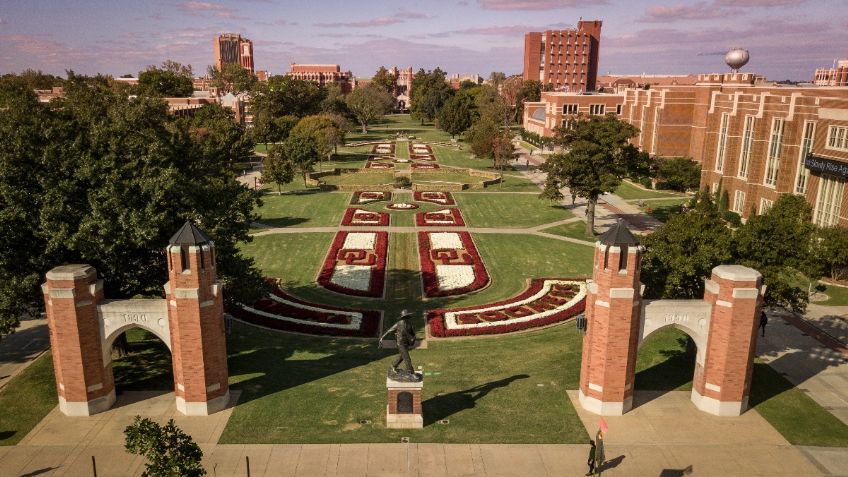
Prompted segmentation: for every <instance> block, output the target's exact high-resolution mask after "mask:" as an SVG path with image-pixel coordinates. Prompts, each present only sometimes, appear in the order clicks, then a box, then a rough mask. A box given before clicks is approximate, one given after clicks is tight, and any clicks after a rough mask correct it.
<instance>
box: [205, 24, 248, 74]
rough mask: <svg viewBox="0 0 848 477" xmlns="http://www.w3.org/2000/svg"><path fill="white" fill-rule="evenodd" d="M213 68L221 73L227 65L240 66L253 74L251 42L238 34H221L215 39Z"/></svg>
mask: <svg viewBox="0 0 848 477" xmlns="http://www.w3.org/2000/svg"><path fill="white" fill-rule="evenodd" d="M214 50H215V67H216V68H218V71H223V70H224V66H225V65H228V64H236V65H241V66H242V68H245V69H247V70H250V72H251V73H253V71H254V70H253V42H252V41H250V40H248V39H247V38H242V37H241V35H239V34H238V33H223V34H221V35H218V36H217V37H215V41H214Z"/></svg>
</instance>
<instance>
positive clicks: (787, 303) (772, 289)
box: [736, 194, 820, 312]
mask: <svg viewBox="0 0 848 477" xmlns="http://www.w3.org/2000/svg"><path fill="white" fill-rule="evenodd" d="M811 218H812V208H811V207H810V205H809V204H808V203H807V201H806V200H805V199H804V198H803V197H801V196H797V195H792V194H783V195H781V196H780V197H779V198H778V199H777V201H775V203H774V206H773V207H772V208H771V209H769V211H768V212H766V213H765V214H763V215H753V216H750V217H748V221H747V222H746V223H745V225H743V226H742V227H740V228H739V229H737V231H736V242H737V247H736V258H737V262H738V263H739V264H741V265H745V266H747V267H751V268H753V269H754V270H757V271H759V272H760V273H762V274H763V282H764V283H765V284H766V285H767V286H768V287H767V288H766V295H765V302H766V304H767V305H770V306H782V307H786V308H790V309H792V310H794V311H797V312H802V311H804V309H805V308H806V306H807V302H808V300H809V297H808V296H807V290H805V289H803V288H801V287H799V286H797V283H798V274H802V275H804V276H806V277H818V272H819V270H820V268H819V264H818V263H817V261H816V258H817V256H816V253H815V249H816V246H817V245H816V241H815V225H813V224H812V223H811V222H810V219H811Z"/></svg>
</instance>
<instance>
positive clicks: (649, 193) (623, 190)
mask: <svg viewBox="0 0 848 477" xmlns="http://www.w3.org/2000/svg"><path fill="white" fill-rule="evenodd" d="M615 195H617V196H619V197H621V198H622V199H624V200H638V199H662V198H672V197H686V196H685V195H683V194H678V193H675V192H660V191H656V190H650V189H643V188H641V187H639V186H636V185H634V184H632V183H631V182H628V181H623V182H622V183H621V185H620V186H618V189H616V190H615Z"/></svg>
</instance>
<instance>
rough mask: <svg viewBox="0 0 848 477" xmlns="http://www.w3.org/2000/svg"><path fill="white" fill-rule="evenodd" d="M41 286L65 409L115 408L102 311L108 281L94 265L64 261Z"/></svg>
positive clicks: (81, 412) (75, 412) (78, 412)
mask: <svg viewBox="0 0 848 477" xmlns="http://www.w3.org/2000/svg"><path fill="white" fill-rule="evenodd" d="M41 290H42V291H43V292H44V303H45V308H46V311H47V324H48V327H49V328H50V347H51V349H52V352H53V372H54V374H55V376H56V389H57V391H58V393H59V409H60V410H61V411H62V413H64V414H65V415H68V416H90V415H92V414H96V413H98V412H102V411H105V410H107V409H109V408H110V407H111V406H112V404H113V403H114V402H115V381H114V378H113V376H112V360H111V359H110V357H109V355H108V354H106V355H105V357H104V349H103V347H104V346H105V344H104V339H103V335H102V329H101V323H100V319H99V318H98V316H97V304H98V303H99V302H100V301H102V300H103V281H102V280H98V279H97V271H96V270H95V269H94V268H93V267H91V266H90V265H62V266H60V267H56V268H54V269H52V270H50V271H49V272H47V282H46V283H44V284H43V285H42V286H41ZM105 351H107V352H108V350H105Z"/></svg>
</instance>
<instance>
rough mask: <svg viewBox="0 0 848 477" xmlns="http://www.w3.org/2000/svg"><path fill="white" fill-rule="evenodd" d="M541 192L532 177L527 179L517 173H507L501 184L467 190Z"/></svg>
mask: <svg viewBox="0 0 848 477" xmlns="http://www.w3.org/2000/svg"><path fill="white" fill-rule="evenodd" d="M483 191H485V192H534V193H536V194H538V193H540V192H541V189H539V186H537V185H536V184H534V183H533V181H531V180H530V179H526V178H524V177H523V176H520V175H518V174H515V173H508V172H507V173H505V174H504V176H503V182H501V183H500V184H495V185H491V186H489V187H486V188H485V189H482V190H481V189H475V190H470V191H467V192H483Z"/></svg>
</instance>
